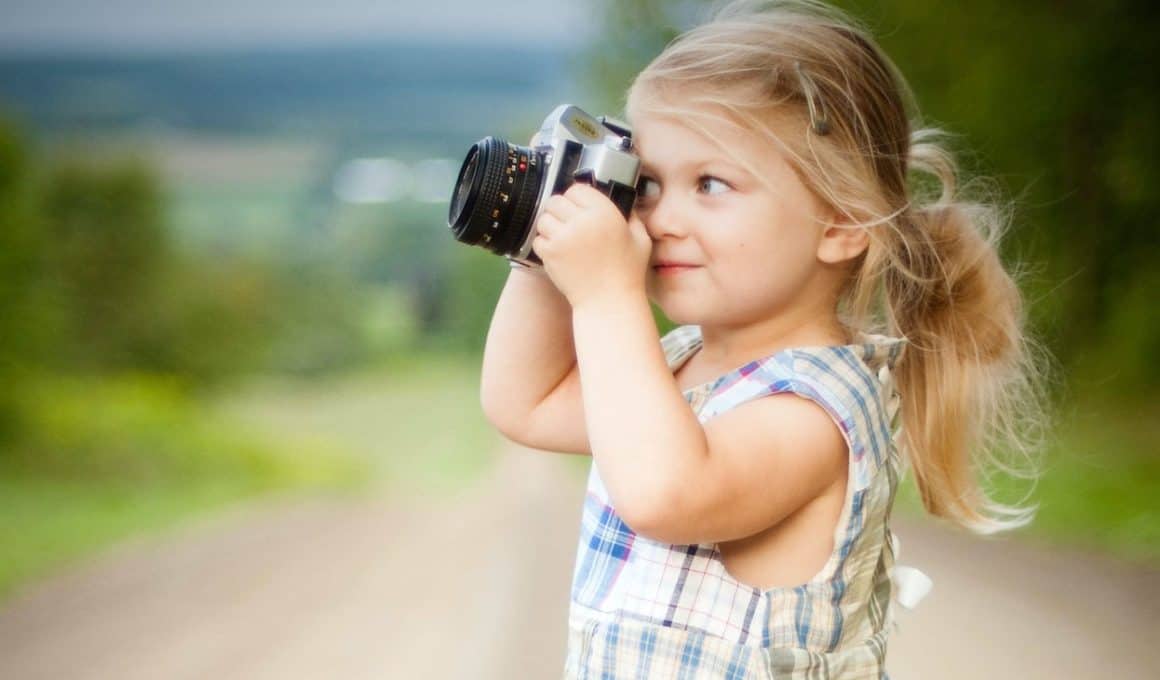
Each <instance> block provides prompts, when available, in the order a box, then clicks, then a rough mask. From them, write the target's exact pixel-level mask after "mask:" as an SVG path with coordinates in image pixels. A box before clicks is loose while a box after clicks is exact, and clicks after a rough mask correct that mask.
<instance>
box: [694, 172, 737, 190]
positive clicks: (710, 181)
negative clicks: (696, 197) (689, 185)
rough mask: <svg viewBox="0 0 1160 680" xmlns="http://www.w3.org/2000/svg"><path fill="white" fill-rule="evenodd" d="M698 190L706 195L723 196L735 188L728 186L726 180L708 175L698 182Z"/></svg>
mask: <svg viewBox="0 0 1160 680" xmlns="http://www.w3.org/2000/svg"><path fill="white" fill-rule="evenodd" d="M697 188H698V189H700V190H701V191H702V192H704V193H706V194H722V193H725V192H726V191H729V190H730V189H732V188H733V187H731V186H729V185H728V184H726V183H725V181H724V180H720V179H717V178H716V177H709V176H708V175H706V176H705V177H702V178H701V179H700V180H698V184H697Z"/></svg>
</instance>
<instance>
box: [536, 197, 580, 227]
mask: <svg viewBox="0 0 1160 680" xmlns="http://www.w3.org/2000/svg"><path fill="white" fill-rule="evenodd" d="M578 212H580V206H578V205H577V204H576V203H575V202H574V201H572V200H571V199H569V198H567V197H566V196H564V195H562V194H555V195H553V196H551V197H550V198H548V201H547V202H546V203H544V214H547V215H552V216H553V217H556V218H557V219H559V220H560V221H561V222H567V221H568V220H569V219H571V218H572V217H574V216H575V215H576V213H578Z"/></svg>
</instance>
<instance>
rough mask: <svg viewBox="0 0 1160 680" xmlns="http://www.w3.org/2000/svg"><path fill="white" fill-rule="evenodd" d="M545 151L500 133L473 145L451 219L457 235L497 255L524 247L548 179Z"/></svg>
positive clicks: (456, 191)
mask: <svg viewBox="0 0 1160 680" xmlns="http://www.w3.org/2000/svg"><path fill="white" fill-rule="evenodd" d="M543 171H544V163H543V156H542V155H541V154H538V153H536V152H535V151H534V150H533V149H531V148H528V147H524V146H516V145H514V144H509V143H508V142H506V141H504V140H503V139H500V138H498V137H485V138H483V139H481V140H480V141H478V142H476V143H475V144H474V145H472V147H471V149H470V150H468V152H467V157H466V158H464V160H463V166H462V167H461V168H460V169H459V179H457V180H456V182H455V189H454V191H453V192H452V195H451V205H450V207H449V209H448V214H447V224H448V226H449V227H450V228H451V232H452V234H453V235H454V236H455V239H456V240H458V241H460V242H462V243H466V244H468V245H477V246H480V247H483V248H486V249H488V250H490V251H492V252H493V253H496V254H498V255H515V254H516V253H518V252H519V249H520V246H521V245H523V242H524V240H525V239H526V238H527V235H528V232H529V231H530V230H531V228H532V217H533V216H534V213H535V209H536V200H537V198H538V197H539V195H540V189H541V187H542V185H543Z"/></svg>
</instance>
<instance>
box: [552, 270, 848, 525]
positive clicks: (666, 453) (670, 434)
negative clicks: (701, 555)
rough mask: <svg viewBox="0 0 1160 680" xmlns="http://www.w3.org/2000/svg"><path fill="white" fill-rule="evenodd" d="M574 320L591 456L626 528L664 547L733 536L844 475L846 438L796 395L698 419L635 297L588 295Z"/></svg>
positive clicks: (641, 299) (775, 518)
mask: <svg viewBox="0 0 1160 680" xmlns="http://www.w3.org/2000/svg"><path fill="white" fill-rule="evenodd" d="M573 324H574V333H575V343H576V345H575V347H576V354H577V358H578V361H579V368H580V375H581V376H582V378H583V381H584V410H585V417H586V422H587V431H588V436H589V438H590V441H591V450H592V456H593V458H594V459H595V464H596V467H597V468H598V469H599V470H600V476H601V479H602V480H603V481H604V484H605V487H606V488H607V489H608V493H609V496H610V497H611V499H612V502H613V505H615V506H616V509H617V511H618V512H619V513H620V515H621V516H622V517H623V518H624V520H625V522H627V523H628V525H629V526H630V527H632V528H633V530H634V531H636V532H637V533H640V534H642V535H645V536H648V537H650V538H653V539H656V540H662V541H665V542H668V543H675V544H687V543H707V542H722V541H728V540H733V539H738V538H743V537H746V536H751V535H753V534H756V533H757V532H759V531H762V530H763V529H766V528H768V527H771V526H773V525H775V524H778V523H779V522H781V521H782V520H784V519H785V518H787V517H789V516H790V515H791V514H792V513H793V512H795V511H796V510H798V509H799V508H801V507H803V506H805V505H806V504H807V503H809V502H810V501H812V500H813V499H815V498H817V497H818V496H820V495H821V494H822V493H824V492H825V491H827V490H828V489H830V488H831V487H832V486H833V485H835V484H838V483H844V482H845V477H846V474H847V469H848V460H849V457H848V454H847V450H848V449H847V444H846V440H845V438H844V437H843V435H842V433H841V431H840V430H839V429H838V426H837V425H836V424H835V423H834V421H833V420H832V419H831V418H830V416H829V415H828V414H827V413H826V412H825V410H824V409H822V407H821V406H819V405H817V404H815V403H814V402H812V401H809V400H807V399H804V398H801V397H797V396H794V395H792V394H782V395H774V396H768V397H763V398H761V399H755V400H753V401H750V402H747V403H745V404H742V405H740V406H738V407H736V408H733V409H730V410H729V411H726V412H725V413H724V414H722V415H720V416H718V417H716V418H713V419H712V420H710V421H709V422H708V423H707V424H705V425H704V426H702V425H701V423H700V422H699V420H698V419H697V417H696V415H695V414H694V413H693V410H692V409H690V408H689V405H688V403H687V402H686V401H685V399H684V397H683V396H682V394H681V392H680V390H679V388H678V387H677V385H676V381H675V380H674V378H673V376H672V374H671V373H670V371H669V369H668V365H667V364H666V362H665V358H664V354H663V352H662V351H661V348H660V344H659V342H658V341H657V330H656V325H655V323H654V322H653V318H652V314H651V312H650V310H649V306H648V301H647V299H646V298H645V296H644V294H643V293H627V294H620V295H615V296H612V295H604V296H599V297H591V298H588V299H587V300H585V302H584V303H582V304H577V305H576V306H575V309H574V311H573Z"/></svg>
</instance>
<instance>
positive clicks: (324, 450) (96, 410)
mask: <svg viewBox="0 0 1160 680" xmlns="http://www.w3.org/2000/svg"><path fill="white" fill-rule="evenodd" d="M24 396H25V399H24V400H23V402H22V407H23V409H24V410H25V412H24V414H23V415H24V418H23V421H24V422H25V423H26V426H27V429H28V434H27V436H26V437H24V438H23V440H22V441H21V443H20V444H19V445H16V446H14V447H13V448H12V450H11V451H10V452H9V455H8V456H6V457H4V458H2V459H0V544H2V545H4V556H5V557H4V560H0V596H2V595H3V594H4V593H5V592H6V591H7V590H9V589H10V588H11V587H12V586H13V585H14V584H16V583H17V582H19V581H23V580H25V579H27V578H29V577H31V576H33V575H35V574H38V573H41V572H42V571H44V570H45V569H47V568H49V567H52V566H54V565H57V564H60V563H61V562H63V561H65V560H68V559H70V558H73V557H75V556H78V555H80V554H83V553H85V552H88V551H90V550H93V549H95V548H97V547H99V546H101V545H104V544H106V543H108V542H110V541H113V540H116V539H118V538H121V537H123V536H125V535H127V534H130V533H135V532H140V531H142V530H151V529H157V528H160V527H161V526H164V525H167V524H170V523H172V522H174V521H176V520H178V519H179V518H182V517H185V516H187V515H189V514H191V513H194V512H199V511H205V510H207V509H209V508H212V507H216V506H219V505H221V504H223V503H226V502H229V501H235V500H238V499H241V498H244V497H247V496H252V495H254V494H256V493H269V492H272V491H278V490H283V491H285V490H291V489H304V488H315V489H317V488H330V489H351V488H354V487H356V486H357V485H358V484H360V483H361V481H362V480H364V479H365V467H364V466H363V465H362V464H361V462H360V461H359V460H358V459H355V458H353V457H351V456H349V455H346V454H345V453H339V452H338V451H337V450H336V449H334V448H330V447H326V446H324V445H322V444H320V443H319V442H318V441H317V440H309V439H304V438H293V439H291V438H290V437H287V436H285V435H281V436H279V435H278V434H276V433H266V434H264V435H258V434H255V433H254V432H253V431H251V430H249V429H246V428H244V427H242V426H241V425H240V424H238V422H236V421H235V420H232V419H229V418H227V417H226V416H224V415H222V414H219V413H215V412H213V411H211V410H209V409H208V408H206V407H204V406H201V405H199V404H198V402H196V401H193V400H192V399H191V398H190V397H189V395H188V394H187V392H186V391H185V390H184V389H183V388H182V387H181V386H180V384H179V383H178V382H177V381H176V380H173V379H159V378H156V377H147V376H120V377H116V378H110V377H106V378H85V379H77V378H54V379H42V380H40V381H39V382H38V383H37V385H36V386H35V387H34V388H33V389H31V390H30V391H29V392H27V393H26V394H25V395H24Z"/></svg>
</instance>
